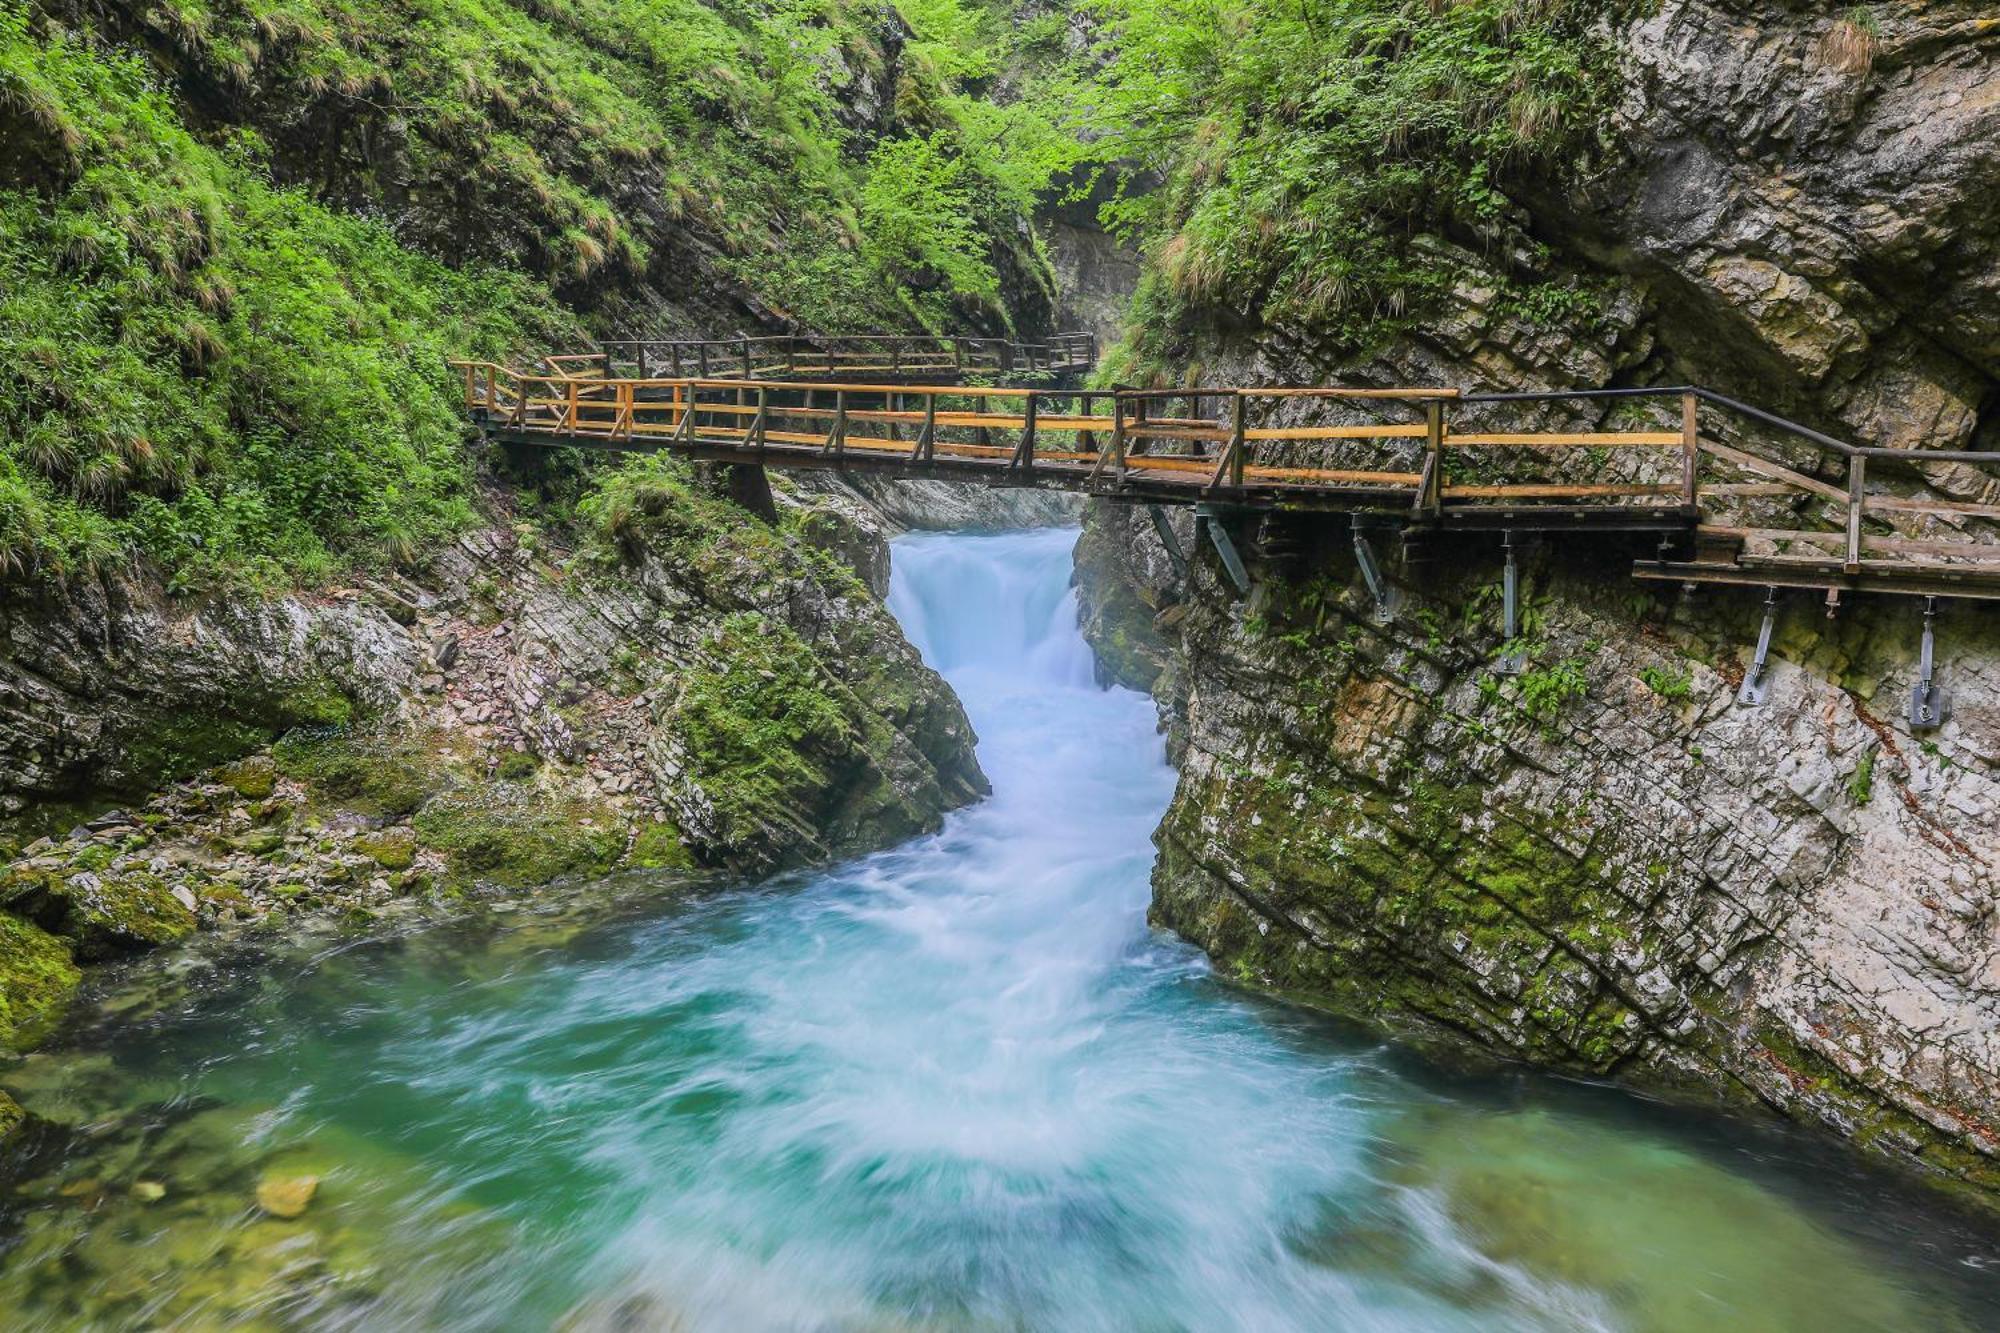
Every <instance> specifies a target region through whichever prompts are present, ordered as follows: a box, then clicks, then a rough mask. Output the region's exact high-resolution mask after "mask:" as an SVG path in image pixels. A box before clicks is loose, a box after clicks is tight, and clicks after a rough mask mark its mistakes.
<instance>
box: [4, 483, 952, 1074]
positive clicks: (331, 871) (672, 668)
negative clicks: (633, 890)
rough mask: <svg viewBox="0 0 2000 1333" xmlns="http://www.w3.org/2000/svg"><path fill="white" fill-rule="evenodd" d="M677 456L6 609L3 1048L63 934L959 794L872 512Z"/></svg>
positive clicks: (520, 877) (551, 873) (743, 863)
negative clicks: (773, 505) (179, 586)
mask: <svg viewBox="0 0 2000 1333" xmlns="http://www.w3.org/2000/svg"><path fill="white" fill-rule="evenodd" d="M678 476H679V474H678V472H677V471H676V470H673V469H667V470H665V471H663V472H661V473H660V474H659V475H656V476H654V477H652V478H651V480H650V481H649V482H648V483H647V484H646V485H643V486H641V485H635V486H631V487H626V488H623V489H620V490H617V491H614V492H612V493H611V494H609V495H608V496H607V497H606V501H607V502H606V504H605V507H604V509H603V510H602V511H601V512H599V513H598V514H597V516H596V517H597V524H596V526H595V527H593V528H588V529H581V530H573V531H568V532H565V531H564V530H562V529H557V528H551V527H549V526H546V525H535V524H529V523H525V522H524V523H518V524H506V523H495V524H492V525H489V526H486V527H482V528H479V529H476V530H473V531H470V532H467V533H465V534H464V535H462V536H461V537H460V538H459V539H458V540H457V541H456V542H454V543H453V544H452V545H450V546H448V547H446V548H443V549H441V550H439V551H437V552H436V553H434V555H433V556H432V557H431V558H430V559H428V560H427V561H425V562H424V563H423V564H422V565H421V566H420V567H419V568H416V569H414V570H412V571H411V572H410V573H409V574H407V575H398V576H395V577H392V578H384V579H382V580H379V581H373V582H370V583H368V584H367V585H365V586H359V587H351V588H339V589H334V590H331V591H328V592H323V593H316V594H302V593H300V594H291V595H286V596H278V597H270V598H265V597H259V596H255V595H251V594H241V595H227V596H216V597H212V598H209V599H206V600H204V601H201V602H198V603H195V604H193V605H179V604H176V603H174V602H172V601H169V600H167V599H165V598H164V597H160V596H158V595H155V594H150V593H148V592H147V591H146V590H145V588H144V585H141V584H139V583H137V582H135V581H130V580H119V579H111V578H106V579H100V580H91V581H87V582H77V583H72V584H70V585H67V586H63V585H42V586H41V587H39V588H37V589H35V590H33V591H31V592H28V591H24V592H22V593H20V594H17V595H15V596H13V597H10V598H8V599H6V600H5V601H4V603H0V756H3V757H4V759H5V762H4V764H0V775H3V776H0V799H4V800H6V801H7V802H8V803H9V808H10V812H18V813H16V816H15V819H14V820H13V821H11V823H10V825H9V826H7V827H6V828H5V829H4V830H0V837H4V838H5V842H4V844H0V851H4V852H5V854H6V857H7V860H6V862H5V863H4V864H0V1044H7V1045H14V1044H18V1043H22V1042H27V1041H31V1040H33V1039H34V1038H35V1037H37V1036H40V1035H42V1034H43V1033H45V1032H46V1030H47V1028H48V1025H49V1023H50V1021H52V1019H53V1018H54V1017H55V1016H56V1015H57V1014H59V1012H60V1010H61V1007H62V1002H63V1000H64V998H65V996H66V995H67V993H68V991H69V990H70V989H72V988H73V987H74V986H75V984H76V982H77V979H78V978H77V973H76V971H75V969H74V967H73V966H71V964H70V958H71V955H72V954H73V955H74V956H75V957H77V958H79V959H83V960H86V961H87V960H90V959H96V958H104V957H109V956H112V955H115V954H118V953H122V952H128V951H130V950H133V949H139V948H146V947H151V946H155V945H159V944H163V943H168V942H171V941H173V940H175V939H178V938H180V937H182V936H184V935H186V934H188V933H189V932H191V931H193V930H194V929H196V928H197V926H226V925H230V924H232V923H270V922H275V921H278V920H282V919H283V918H284V917H285V916H286V915H287V914H292V913H297V912H300V911H312V910H319V911H327V910H334V909H337V910H339V911H341V912H343V913H346V914H347V915H349V916H355V915H359V916H361V917H362V918H364V919H365V918H366V917H367V916H368V915H369V914H370V913H372V912H374V911H376V910H378V909H380V908H381V907H383V906H385V905H387V904H390V903H392V902H395V901H396V900H399V899H410V898H413V897H414V898H428V897H434V896H437V895H440V894H442V895H447V896H456V895H459V894H462V893H464V892H466V891H468V890H471V889H473V888H474V887H475V886H478V885H481V884H484V883H494V884H499V885H503V886H515V887H518V886H531V885H535V884H539V883H542V882H544V881H548V880H552V879H558V878H563V877H572V876H589V875H602V874H604V873H606V872H608V871H610V870H612V869H614V868H616V867H618V866H635V867H642V868H651V869H664V870H670V871H675V872H681V873H682V874H696V873H699V872H700V871H702V870H704V869H722V870H731V871H746V870H747V871H769V870H771V869H775V868H778V867H783V866H787V865H796V864H800V863H812V862H821V861H825V860H828V859H830V858H833V857H836V856H840V855H846V854H851V853H855V852H859V851H866V850H871V849H873V848H876V847H881V846H885V845H888V844H891V843H894V842H897V841H900V840H902V839H904V838H907V837H910V836H912V835H914V834H916V833H919V832H922V831H925V830H927V829H932V828H935V827H937V825H938V822H939V820H940V818H941V816H942V814H943V812H944V811H946V810H948V809H951V808H953V807H955V806H958V805H961V804H963V803H965V802H966V801H968V800H970V799H972V798H974V797H975V796H977V795H978V794H979V793H981V792H983V791H984V790H985V779H984V777H983V776H982V775H981V774H980V772H979V768H978V764H977V761H976V760H975V758H974V757H973V751H972V746H973V739H974V738H973V735H972V729H971V726H970V725H969V723H968V722H967V721H966V718H965V715H964V712H963V711H962V710H961V709H960V708H959V706H958V703H957V701H956V700H955V699H954V698H953V697H952V695H951V693H950V690H949V689H948V688H947V687H946V686H945V685H944V683H943V681H942V680H941V679H939V678H938V676H937V675H936V674H935V673H934V672H932V671H931V670H930V669H929V668H927V667H925V666H924V665H923V664H922V662H921V661H920V660H919V659H918V657H917V654H916V652H915V650H914V649H912V648H911V647H910V646H909V645H908V643H906V642H905V641H904V639H903V637H902V634H901V632H900V630H899V629H898V627H897V625H896V624H895V621H894V620H893V619H892V618H891V617H890V615H889V613H888V611H887V609H886V608H885V607H884V606H883V605H882V603H881V601H880V591H881V577H882V575H883V574H884V573H885V572H886V569H887V552H886V550H885V548H884V546H883V543H882V535H883V534H882V529H881V528H880V527H879V526H862V525H861V523H862V522H865V521H872V515H871V511H869V510H867V509H866V508H865V507H863V506H861V505H859V504H855V503H852V502H850V503H848V504H845V505H842V504H839V503H836V502H835V501H833V500H831V499H828V498H806V497H797V496H795V495H794V494H793V493H792V492H791V490H790V488H788V487H781V489H780V499H781V512H780V520H779V522H778V524H777V525H776V526H775V527H773V526H767V525H766V524H764V523H762V522H760V521H759V520H756V519H754V518H752V517H751V516H750V515H749V514H748V513H747V512H745V511H743V510H741V509H739V508H737V507H736V506H734V505H733V504H730V503H729V502H727V501H724V500H720V499H715V498H711V497H710V496H708V495H707V494H706V493H705V489H704V486H703V485H702V483H701V482H700V481H699V479H690V480H679V479H677V478H678ZM871 580H872V581H873V582H874V584H875V586H873V587H871V586H870V581H871ZM274 738H275V741H276V743H275V744H272V741H273V739H274ZM245 751H250V752H251V754H250V757H248V758H241V757H239V756H241V755H243V753H244V752H245ZM225 760H228V761H230V762H228V763H223V762H222V761H225ZM217 765H220V766H219V767H218V766H217ZM163 784H164V785H163ZM43 830H46V832H47V833H48V834H49V835H51V836H37V835H38V833H40V832H41V831H43Z"/></svg>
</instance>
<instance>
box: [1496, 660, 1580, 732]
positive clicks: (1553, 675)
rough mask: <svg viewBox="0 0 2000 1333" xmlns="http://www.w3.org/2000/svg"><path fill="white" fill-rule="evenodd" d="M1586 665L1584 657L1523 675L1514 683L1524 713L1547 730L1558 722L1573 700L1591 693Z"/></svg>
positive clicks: (1535, 669) (1556, 663)
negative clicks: (1559, 716) (1546, 727)
mask: <svg viewBox="0 0 2000 1333" xmlns="http://www.w3.org/2000/svg"><path fill="white" fill-rule="evenodd" d="M1586 665H1588V664H1587V663H1586V662H1585V661H1584V659H1583V658H1581V657H1565V658H1563V659H1562V660H1561V661H1558V662H1552V663H1550V664H1549V665H1548V666H1545V667H1535V668H1533V669H1531V670H1528V671H1523V672H1522V673H1521V674H1520V676H1519V677H1517V678H1516V679H1515V682H1514V683H1515V688H1516V690H1517V691H1518V694H1519V698H1520V700H1521V711H1522V712H1524V713H1526V714H1527V715H1528V716H1529V717H1531V718H1533V719H1535V721H1537V722H1540V723H1542V724H1543V725H1544V726H1547V725H1548V724H1549V723H1551V722H1553V721H1555V719H1556V718H1557V716H1558V715H1560V714H1561V713H1562V711H1563V709H1565V708H1567V707H1568V706H1569V704H1570V702H1571V701H1572V700H1574V699H1581V698H1582V697H1583V696H1584V695H1585V694H1586V693H1587V692H1588V691H1589V689H1590V680H1589V678H1588V677H1587V676H1585V675H1584V667H1585V666H1586Z"/></svg>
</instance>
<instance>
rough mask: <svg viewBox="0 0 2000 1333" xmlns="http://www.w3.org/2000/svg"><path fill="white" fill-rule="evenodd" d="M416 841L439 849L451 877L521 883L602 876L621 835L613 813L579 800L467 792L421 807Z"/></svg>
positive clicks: (500, 790) (512, 791)
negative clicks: (446, 857)
mask: <svg viewBox="0 0 2000 1333" xmlns="http://www.w3.org/2000/svg"><path fill="white" fill-rule="evenodd" d="M416 831H417V837H418V838H419V839H421V840H422V842H423V844H424V845H425V846H427V847H432V848H435V849H437V850H438V851H441V852H444V853H445V854H446V855H447V856H448V857H449V858H450V861H451V870H452V874H453V875H454V877H456V878H458V879H461V880H488V881H491V882H493V883H496V884H505V885H509V886H525V885H532V884H544V883H547V882H548V881H550V880H556V879H563V878H566V877H569V876H574V875H596V874H603V873H605V872H606V871H608V870H610V869H611V868H612V867H613V866H614V865H616V864H617V861H618V857H619V854H620V853H622V852H623V851H624V850H625V836H624V833H623V830H622V828H621V825H620V823H619V821H618V819H617V817H616V816H615V815H613V814H612V813H611V812H609V811H607V810H603V809H599V808H596V807H593V806H591V805H589V804H588V803H585V802H580V801H547V800H538V799H530V798H529V797H528V796H527V795H526V794H523V793H522V792H521V791H520V789H519V788H516V787H514V786H512V784H508V785H506V786H504V787H503V786H499V785H497V784H496V785H494V786H485V787H468V788H462V789H460V790H457V791H452V792H448V793H446V794H445V795H442V796H439V797H437V798H436V799H434V800H432V801H431V802H430V803H429V804H428V805H426V806H425V807H424V808H423V810H422V811H421V812H420V813H419V814H418V815H417V818H416Z"/></svg>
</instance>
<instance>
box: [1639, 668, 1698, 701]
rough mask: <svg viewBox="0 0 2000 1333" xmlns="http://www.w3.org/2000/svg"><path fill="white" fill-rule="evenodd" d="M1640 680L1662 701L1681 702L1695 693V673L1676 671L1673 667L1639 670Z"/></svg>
mask: <svg viewBox="0 0 2000 1333" xmlns="http://www.w3.org/2000/svg"><path fill="white" fill-rule="evenodd" d="M1639 679H1640V680H1641V681H1642V682H1644V684H1645V686H1646V688H1647V689H1649V690H1651V691H1652V692H1653V693H1655V694H1657V695H1659V696H1660V697H1661V698H1662V699H1670V700H1680V699H1685V698H1687V697H1688V696H1689V695H1690V694H1692V693H1694V673H1693V672H1692V671H1687V670H1679V671H1676V670H1674V669H1673V668H1671V667H1660V666H1646V667H1640V668H1639Z"/></svg>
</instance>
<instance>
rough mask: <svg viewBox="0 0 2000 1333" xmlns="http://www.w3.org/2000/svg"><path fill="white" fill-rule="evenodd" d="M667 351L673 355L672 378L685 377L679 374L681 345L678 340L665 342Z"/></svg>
mask: <svg viewBox="0 0 2000 1333" xmlns="http://www.w3.org/2000/svg"><path fill="white" fill-rule="evenodd" d="M667 352H668V353H669V355H671V356H672V357H673V362H674V378H675V379H684V378H686V377H685V376H683V375H682V374H681V345H680V344H679V343H678V342H670V343H668V344H667Z"/></svg>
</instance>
